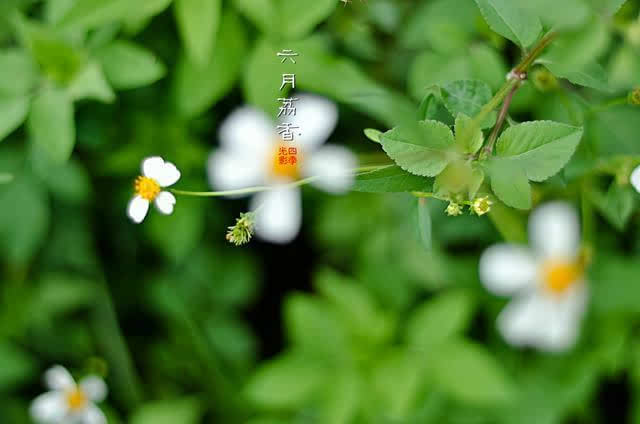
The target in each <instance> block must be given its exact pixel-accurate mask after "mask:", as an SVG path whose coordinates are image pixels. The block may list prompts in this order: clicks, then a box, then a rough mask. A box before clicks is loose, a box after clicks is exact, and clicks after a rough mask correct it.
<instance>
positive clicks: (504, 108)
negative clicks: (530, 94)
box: [483, 84, 520, 156]
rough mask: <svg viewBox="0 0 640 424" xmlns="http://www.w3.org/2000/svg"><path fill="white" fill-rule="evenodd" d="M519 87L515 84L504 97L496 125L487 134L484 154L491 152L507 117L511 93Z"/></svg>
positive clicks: (487, 154)
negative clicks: (489, 133) (488, 134)
mask: <svg viewBox="0 0 640 424" xmlns="http://www.w3.org/2000/svg"><path fill="white" fill-rule="evenodd" d="M518 88H520V84H515V85H514V86H513V88H511V91H510V92H509V94H507V96H506V97H505V99H504V102H503V103H502V108H501V109H500V114H499V115H498V120H497V121H496V125H495V126H494V127H493V131H491V135H490V136H489V140H488V141H487V145H486V146H485V147H484V149H483V150H484V154H485V155H486V156H490V155H491V153H493V147H494V146H495V144H496V140H497V139H498V134H499V133H500V130H501V129H502V125H503V124H504V121H505V119H506V118H507V114H508V113H509V106H511V101H512V100H513V95H514V94H516V91H518Z"/></svg>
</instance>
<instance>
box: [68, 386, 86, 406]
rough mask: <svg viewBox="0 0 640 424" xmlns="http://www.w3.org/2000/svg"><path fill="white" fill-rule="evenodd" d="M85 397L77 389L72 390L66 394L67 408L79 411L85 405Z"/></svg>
mask: <svg viewBox="0 0 640 424" xmlns="http://www.w3.org/2000/svg"><path fill="white" fill-rule="evenodd" d="M87 401H88V399H87V395H85V394H84V392H83V391H82V390H80V389H79V388H77V387H76V388H74V389H73V390H71V391H70V392H68V393H67V406H69V409H70V410H72V411H79V410H81V409H83V408H84V407H85V406H86V405H87Z"/></svg>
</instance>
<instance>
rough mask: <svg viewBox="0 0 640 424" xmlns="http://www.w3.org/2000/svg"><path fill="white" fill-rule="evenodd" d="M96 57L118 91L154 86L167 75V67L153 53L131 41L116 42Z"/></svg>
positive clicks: (103, 49) (101, 50) (99, 52)
mask: <svg viewBox="0 0 640 424" xmlns="http://www.w3.org/2000/svg"><path fill="white" fill-rule="evenodd" d="M96 55H97V57H98V60H99V61H100V63H101V64H102V69H103V70H104V73H105V74H106V76H107V79H108V80H109V82H110V83H111V85H112V86H113V87H114V88H116V89H130V88H138V87H142V86H145V85H149V84H153V83H154V82H156V81H157V80H159V79H160V78H162V77H164V75H165V73H166V68H165V66H164V65H163V64H162V63H161V62H160V60H159V59H158V58H157V57H156V56H155V55H154V54H153V53H152V52H150V51H149V50H147V49H145V48H144V47H141V46H138V45H136V44H133V43H131V42H129V41H123V40H118V41H115V42H113V43H111V44H109V45H108V46H106V47H104V48H102V49H100V50H99V51H98V52H97V53H96Z"/></svg>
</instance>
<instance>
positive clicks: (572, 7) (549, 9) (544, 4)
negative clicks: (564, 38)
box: [517, 0, 600, 29]
mask: <svg viewBox="0 0 640 424" xmlns="http://www.w3.org/2000/svg"><path fill="white" fill-rule="evenodd" d="M595 1H600V0H595ZM517 4H518V6H520V7H522V8H523V9H526V10H528V11H529V12H530V13H531V14H533V15H537V16H539V17H540V19H541V20H542V23H543V24H544V25H545V27H547V28H556V29H566V28H575V27H577V26H580V25H582V24H584V23H585V21H587V20H588V19H589V17H590V16H591V10H590V9H589V6H587V5H586V4H585V2H584V0H563V1H562V2H559V1H557V0H536V1H530V0H517Z"/></svg>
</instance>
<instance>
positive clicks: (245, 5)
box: [233, 0, 279, 34]
mask: <svg viewBox="0 0 640 424" xmlns="http://www.w3.org/2000/svg"><path fill="white" fill-rule="evenodd" d="M233 5H234V6H235V7H236V8H237V9H238V10H239V11H240V12H242V14H243V15H245V16H246V17H247V18H248V19H249V20H251V21H252V22H253V24H254V25H255V26H256V27H258V29H260V30H261V31H262V32H263V33H266V34H271V33H273V32H275V31H277V28H278V22H279V20H278V16H279V15H278V8H277V5H276V3H275V2H274V1H273V0H233Z"/></svg>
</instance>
